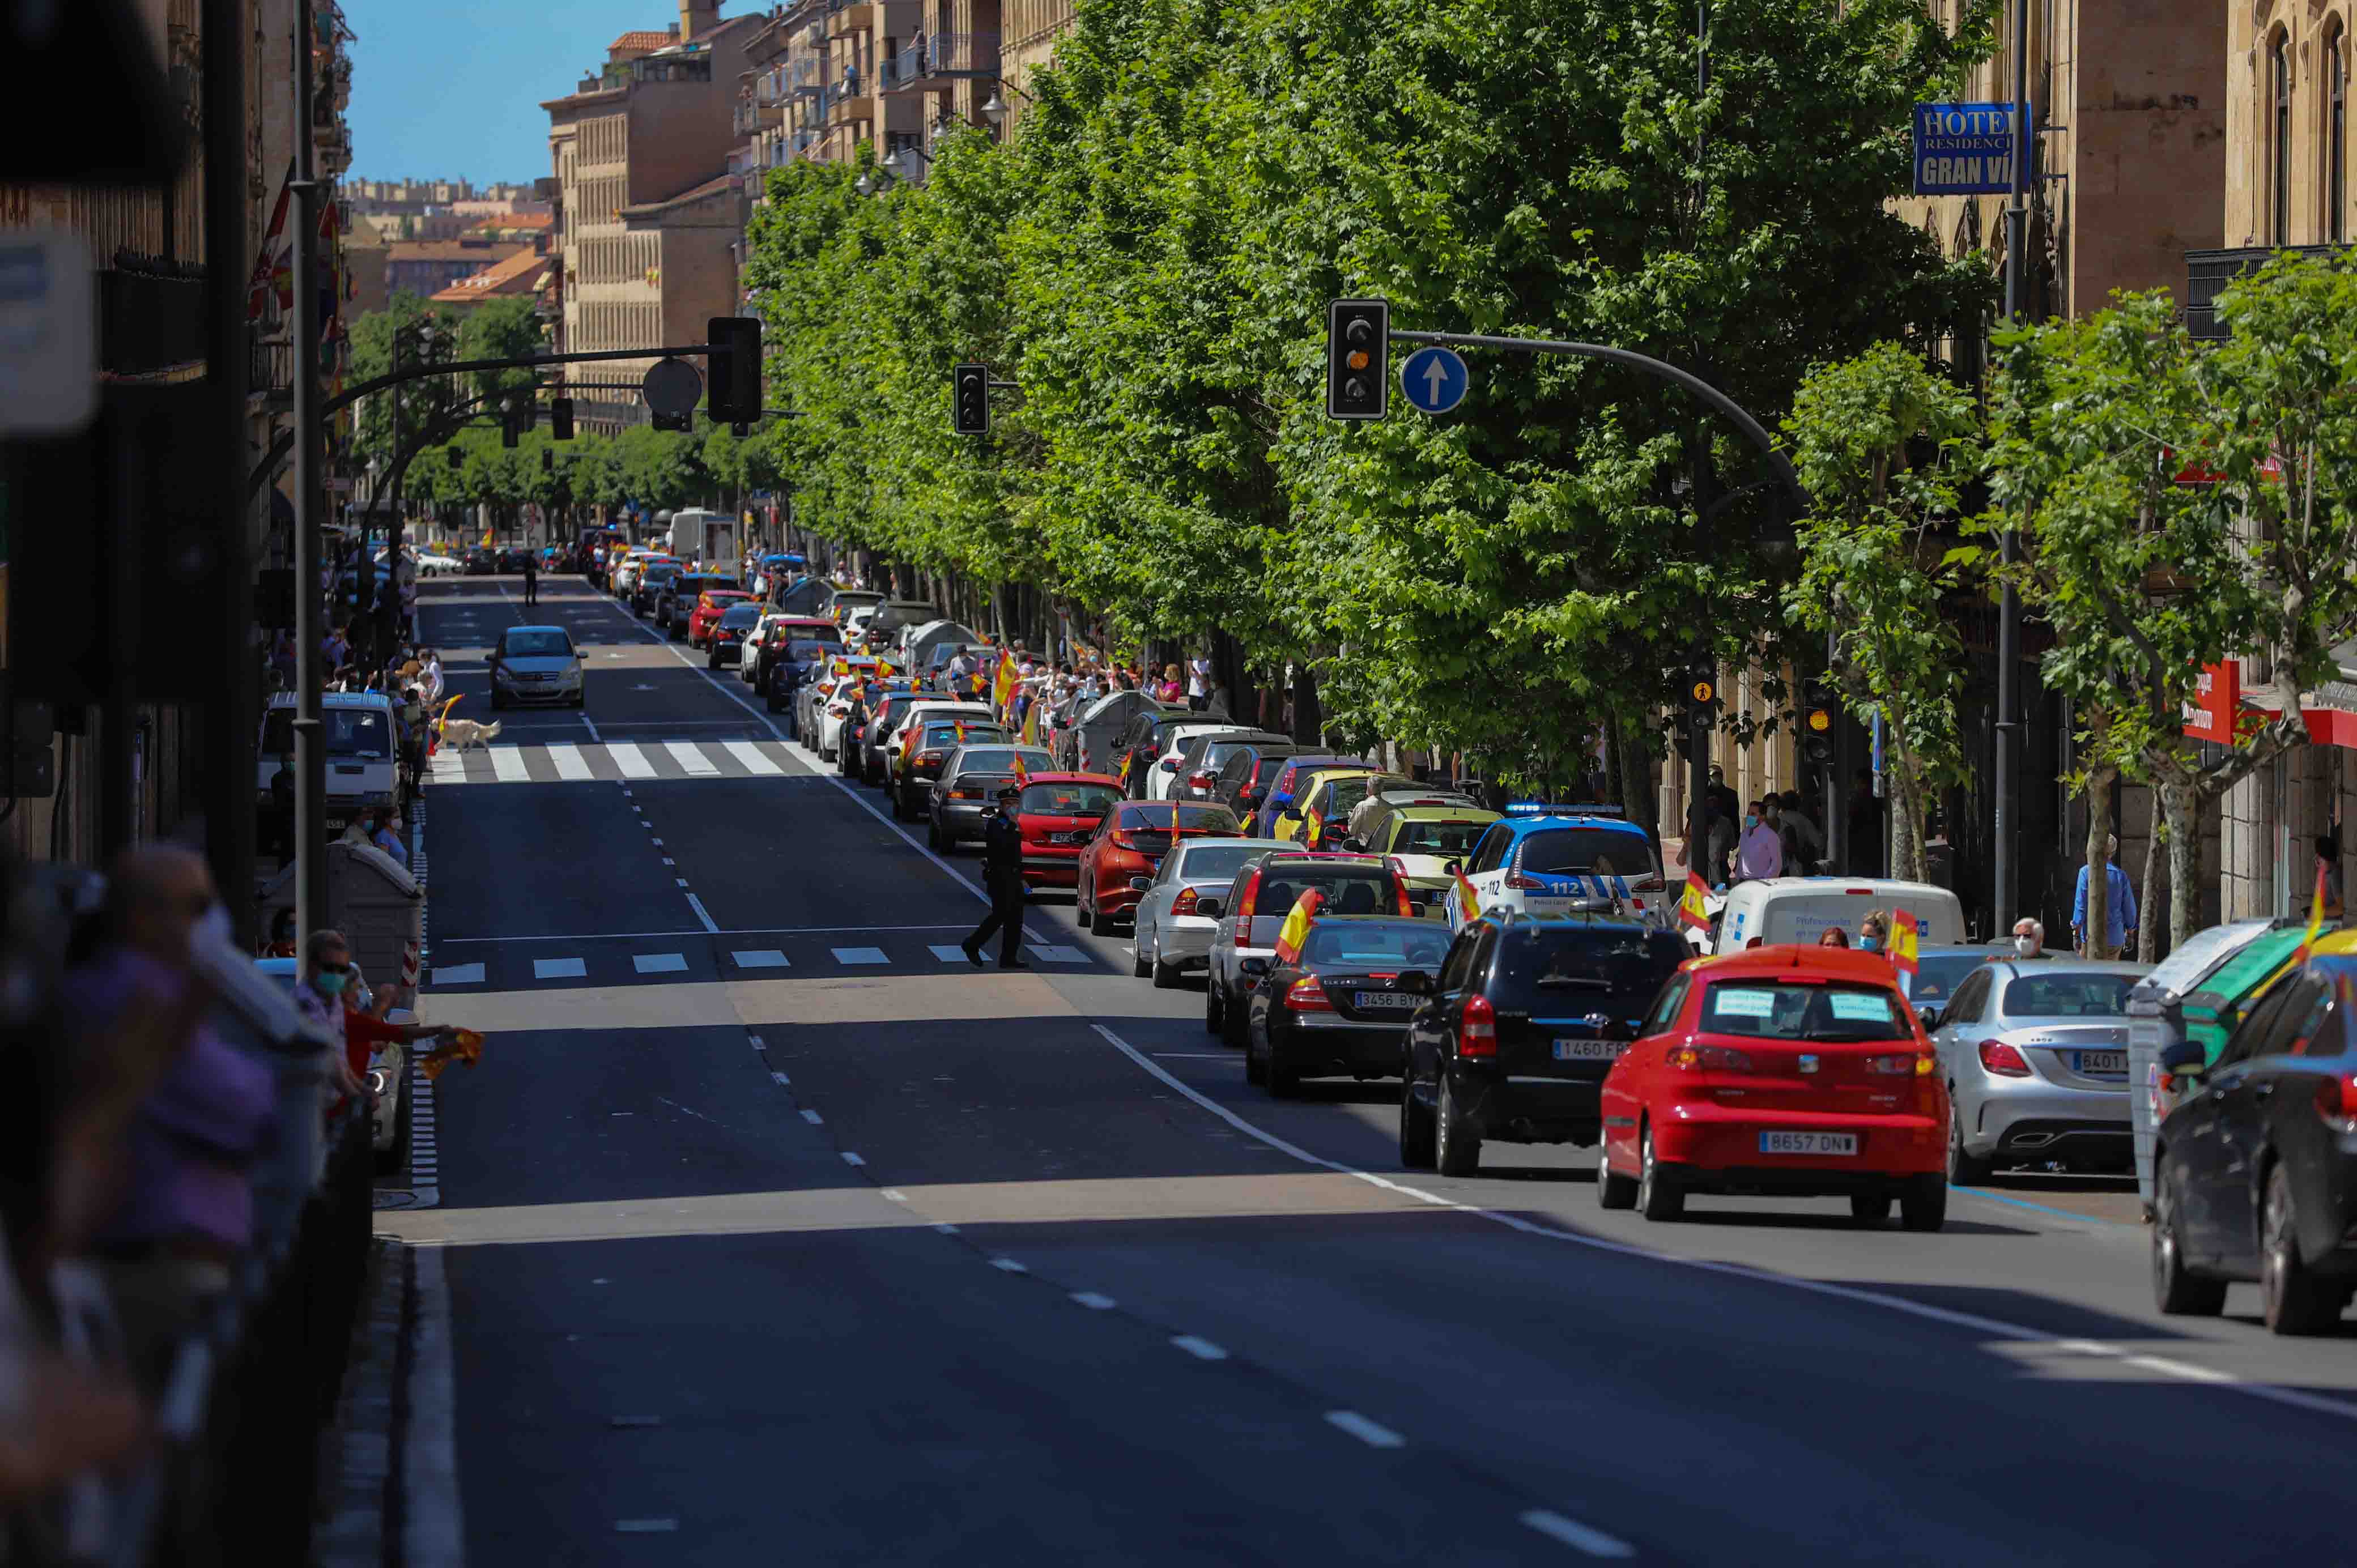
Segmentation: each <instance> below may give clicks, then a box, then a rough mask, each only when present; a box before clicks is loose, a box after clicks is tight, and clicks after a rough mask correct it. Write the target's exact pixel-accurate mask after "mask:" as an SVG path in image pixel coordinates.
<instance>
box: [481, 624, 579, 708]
mask: <svg viewBox="0 0 2357 1568" xmlns="http://www.w3.org/2000/svg"><path fill="white" fill-rule="evenodd" d="M582 682H583V675H582V670H581V650H579V649H577V648H576V647H574V646H573V634H572V633H570V632H568V631H566V630H565V628H563V627H561V626H511V627H510V628H507V630H505V631H503V632H501V633H500V640H499V645H498V646H497V647H495V648H493V649H492V650H491V706H492V707H494V708H504V707H506V706H507V705H508V704H509V703H566V704H568V705H570V706H572V707H576V708H577V707H580V706H581V705H582V704H583V703H584V701H585V700H586V698H587V689H586V688H585V687H584V686H583V684H582Z"/></svg>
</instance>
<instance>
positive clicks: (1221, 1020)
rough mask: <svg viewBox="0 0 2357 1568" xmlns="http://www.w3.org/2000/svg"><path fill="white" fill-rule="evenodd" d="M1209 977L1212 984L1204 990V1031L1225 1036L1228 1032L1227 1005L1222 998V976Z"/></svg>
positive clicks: (1208, 1033)
mask: <svg viewBox="0 0 2357 1568" xmlns="http://www.w3.org/2000/svg"><path fill="white" fill-rule="evenodd" d="M1209 978H1210V980H1211V984H1210V985H1208V986H1206V987H1205V988H1204V990H1203V1033H1205V1034H1207V1035H1220V1036H1224V1035H1226V1034H1227V1032H1228V1029H1227V1023H1228V1021H1227V1018H1226V1012H1227V1006H1226V1004H1224V1003H1222V1001H1221V1000H1220V977H1219V976H1218V975H1216V974H1214V975H1211V976H1210V977H1209Z"/></svg>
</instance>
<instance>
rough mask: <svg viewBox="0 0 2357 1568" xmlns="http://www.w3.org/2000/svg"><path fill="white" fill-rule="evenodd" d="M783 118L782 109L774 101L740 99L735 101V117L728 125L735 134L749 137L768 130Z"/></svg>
mask: <svg viewBox="0 0 2357 1568" xmlns="http://www.w3.org/2000/svg"><path fill="white" fill-rule="evenodd" d="M784 118H785V109H784V107H783V106H782V105H780V104H779V103H778V102H775V101H770V102H759V101H758V100H755V99H750V98H740V99H738V100H737V113H736V116H735V118H734V119H733V120H732V121H731V122H730V124H732V125H733V126H734V127H735V129H736V132H737V134H738V135H740V136H749V135H752V134H754V133H756V132H758V131H765V130H767V129H769V127H770V126H772V125H774V124H778V122H779V121H780V120H782V119H784Z"/></svg>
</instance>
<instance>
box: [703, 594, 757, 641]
mask: <svg viewBox="0 0 2357 1568" xmlns="http://www.w3.org/2000/svg"><path fill="white" fill-rule="evenodd" d="M752 597H753V596H752V595H750V594H746V593H739V592H737V590H736V589H733V588H706V589H705V590H704V592H702V593H701V594H698V595H697V596H695V610H694V613H693V614H691V615H690V616H689V617H688V618H687V640H688V643H689V645H690V646H691V647H694V648H701V647H703V646H704V645H705V642H706V641H707V640H709V639H710V638H711V636H712V628H714V627H715V626H717V625H718V624H719V623H720V617H721V615H722V613H723V612H724V611H726V609H727V608H728V607H729V606H731V605H741V604H746V603H748V602H749V601H750V600H751V599H752Z"/></svg>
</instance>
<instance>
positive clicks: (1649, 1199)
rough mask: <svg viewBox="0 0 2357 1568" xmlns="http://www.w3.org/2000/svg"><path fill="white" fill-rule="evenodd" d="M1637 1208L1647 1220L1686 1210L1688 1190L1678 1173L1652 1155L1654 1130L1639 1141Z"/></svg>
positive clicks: (1668, 1216)
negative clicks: (1681, 1184)
mask: <svg viewBox="0 0 2357 1568" xmlns="http://www.w3.org/2000/svg"><path fill="white" fill-rule="evenodd" d="M1637 1208H1638V1211H1639V1212H1640V1213H1641V1214H1643V1215H1644V1217H1645V1218H1646V1219H1677V1218H1679V1217H1680V1216H1681V1215H1683V1214H1684V1213H1685V1211H1686V1195H1685V1189H1684V1187H1680V1186H1679V1185H1678V1176H1677V1173H1676V1172H1675V1171H1674V1170H1672V1169H1670V1167H1669V1166H1668V1165H1667V1164H1666V1163H1664V1162H1663V1161H1661V1160H1657V1159H1655V1158H1654V1157H1653V1130H1652V1128H1651V1127H1648V1128H1646V1129H1645V1131H1644V1132H1643V1133H1642V1134H1641V1135H1640V1137H1639V1139H1638V1143H1637Z"/></svg>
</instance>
